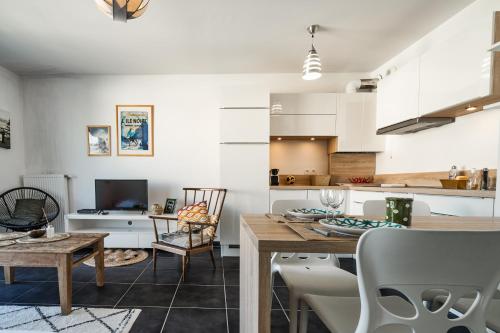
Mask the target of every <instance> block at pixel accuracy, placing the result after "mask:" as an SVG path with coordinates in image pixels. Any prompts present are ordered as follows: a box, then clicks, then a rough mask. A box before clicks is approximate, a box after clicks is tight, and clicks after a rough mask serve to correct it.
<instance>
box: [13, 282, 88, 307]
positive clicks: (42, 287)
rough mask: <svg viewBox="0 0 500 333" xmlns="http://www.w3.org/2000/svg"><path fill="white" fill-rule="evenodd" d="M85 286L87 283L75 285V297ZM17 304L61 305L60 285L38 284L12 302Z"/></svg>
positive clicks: (54, 283)
mask: <svg viewBox="0 0 500 333" xmlns="http://www.w3.org/2000/svg"><path fill="white" fill-rule="evenodd" d="M84 286H85V283H79V282H75V283H73V286H72V287H73V288H72V290H73V295H74V294H75V293H76V292H78V290H80V289H81V288H83V287H84ZM12 303H16V304H21V303H22V304H59V285H58V283H57V282H42V283H37V284H36V285H35V286H34V287H33V288H31V289H30V290H28V291H27V292H25V293H23V294H21V295H19V296H18V297H16V298H14V299H13V300H12Z"/></svg>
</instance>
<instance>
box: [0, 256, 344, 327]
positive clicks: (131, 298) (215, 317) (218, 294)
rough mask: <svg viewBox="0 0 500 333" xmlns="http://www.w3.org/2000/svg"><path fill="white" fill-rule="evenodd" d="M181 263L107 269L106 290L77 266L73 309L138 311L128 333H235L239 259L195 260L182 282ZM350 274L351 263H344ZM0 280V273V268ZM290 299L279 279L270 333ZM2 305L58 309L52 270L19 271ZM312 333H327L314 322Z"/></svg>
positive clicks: (3, 289) (169, 260)
mask: <svg viewBox="0 0 500 333" xmlns="http://www.w3.org/2000/svg"><path fill="white" fill-rule="evenodd" d="M179 267H180V260H179V258H178V257H176V256H173V255H170V254H168V253H162V254H161V255H160V256H159V259H158V266H157V271H156V273H154V271H153V265H152V260H151V256H150V257H149V258H148V259H147V260H146V261H143V262H141V263H138V264H135V265H131V266H126V267H117V268H106V270H105V281H106V283H105V285H104V287H102V288H98V287H97V286H96V285H95V270H94V268H92V267H88V266H85V265H81V266H80V267H78V268H76V269H75V270H74V271H73V304H74V305H82V306H87V307H116V308H121V307H123V308H140V309H142V312H141V314H140V316H139V318H138V319H137V321H136V322H135V324H134V326H133V328H132V332H148V333H149V332H152V333H155V332H158V333H159V332H175V333H182V332H190V333H195V332H214V333H218V332H231V333H233V332H238V331H239V302H240V300H239V298H240V295H239V275H240V274H239V258H238V257H224V258H222V257H221V256H220V251H219V250H217V252H216V269H213V267H212V264H211V261H210V258H209V257H208V255H204V254H202V255H198V256H193V258H192V260H191V264H190V268H189V271H188V272H187V274H186V280H185V281H181V274H180V273H179V272H180V269H179ZM342 267H344V268H345V269H347V270H352V269H353V261H352V260H350V259H346V260H343V261H342ZM0 280H3V269H2V268H0ZM287 298H288V294H287V289H286V287H285V286H284V283H283V281H282V280H281V279H280V278H279V277H277V278H276V282H275V287H274V297H273V310H272V313H271V314H272V316H271V318H272V332H276V333H278V332H288V309H287V308H288V300H287ZM0 304H11V305H58V304H59V291H58V287H57V272H56V270H55V269H51V268H17V269H16V283H14V284H12V285H5V284H3V283H1V282H0ZM310 325H311V326H310V332H328V330H327V329H326V328H325V327H324V326H323V324H322V323H321V321H320V320H319V319H318V318H317V317H315V316H314V314H313V315H312V316H311V320H310Z"/></svg>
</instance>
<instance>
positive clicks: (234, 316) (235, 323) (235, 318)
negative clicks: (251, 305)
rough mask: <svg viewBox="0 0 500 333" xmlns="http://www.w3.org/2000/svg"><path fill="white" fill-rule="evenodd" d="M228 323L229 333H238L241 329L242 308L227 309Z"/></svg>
mask: <svg viewBox="0 0 500 333" xmlns="http://www.w3.org/2000/svg"><path fill="white" fill-rule="evenodd" d="M227 324H228V328H229V333H238V332H239V331H240V310H232V309H228V310H227Z"/></svg>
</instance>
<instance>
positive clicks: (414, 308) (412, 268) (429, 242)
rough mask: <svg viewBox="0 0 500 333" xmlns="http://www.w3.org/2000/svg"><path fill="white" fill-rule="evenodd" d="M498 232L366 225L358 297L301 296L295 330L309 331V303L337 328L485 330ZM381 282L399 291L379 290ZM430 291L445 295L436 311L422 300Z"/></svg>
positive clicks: (364, 331)
mask: <svg viewBox="0 0 500 333" xmlns="http://www.w3.org/2000/svg"><path fill="white" fill-rule="evenodd" d="M498 239H500V231H495V232H480V231H477V232H476V231H474V232H467V231H424V230H408V229H375V230H371V231H369V232H367V233H365V234H364V235H363V236H362V237H361V239H360V241H359V243H358V261H357V268H358V281H359V290H360V298H353V297H326V296H314V295H305V296H304V298H303V302H302V305H301V309H302V310H303V311H301V325H300V326H301V327H300V328H301V330H300V331H301V333H303V332H306V330H307V316H308V313H307V312H308V311H306V310H307V309H308V307H307V305H309V306H310V307H311V308H312V309H313V310H314V311H315V312H316V313H317V314H318V316H319V317H320V318H321V320H322V321H323V322H324V323H325V325H326V326H327V327H328V328H329V329H330V330H331V331H332V332H334V333H353V332H355V333H368V332H369V333H372V332H377V333H382V332H384V333H385V332H397V333H403V332H412V333H428V332H444V333H446V332H448V331H449V330H450V329H452V328H455V327H466V328H468V329H469V330H470V331H472V332H475V333H477V332H486V326H485V325H486V323H485V315H486V309H487V305H488V303H489V302H490V300H491V299H492V297H493V295H494V294H495V293H496V291H497V286H498V284H499V282H500V265H499V264H498V258H499V257H500V242H499V241H498ZM478 258H481V259H480V260H478ZM382 289H393V290H394V291H395V294H400V295H402V296H404V297H397V296H390V297H380V292H381V290H382ZM429 290H446V291H447V293H448V294H449V296H448V297H447V299H446V301H445V303H444V305H443V306H442V307H440V308H438V309H437V310H434V309H433V311H431V310H429V309H428V308H427V307H426V306H425V304H424V302H423V300H422V295H424V294H425V293H426V292H427V291H429ZM470 293H474V294H475V295H476V297H475V298H474V300H473V302H472V305H471V306H470V308H469V309H468V310H467V312H466V313H465V315H463V316H462V317H459V318H457V319H450V318H448V313H449V311H450V309H451V308H452V307H453V305H454V304H455V303H456V302H457V301H458V300H460V299H461V298H462V297H463V296H464V295H468V294H470ZM497 317H498V316H497Z"/></svg>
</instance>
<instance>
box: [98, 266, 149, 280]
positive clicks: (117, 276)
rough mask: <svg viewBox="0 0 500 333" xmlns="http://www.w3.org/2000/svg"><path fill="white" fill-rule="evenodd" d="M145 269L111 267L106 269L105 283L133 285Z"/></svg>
mask: <svg viewBox="0 0 500 333" xmlns="http://www.w3.org/2000/svg"><path fill="white" fill-rule="evenodd" d="M143 270H144V268H135V267H134V268H129V267H128V266H127V267H110V268H106V269H104V281H106V282H108V283H132V282H134V281H135V280H136V279H137V278H138V277H139V275H141V273H142V271H143Z"/></svg>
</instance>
